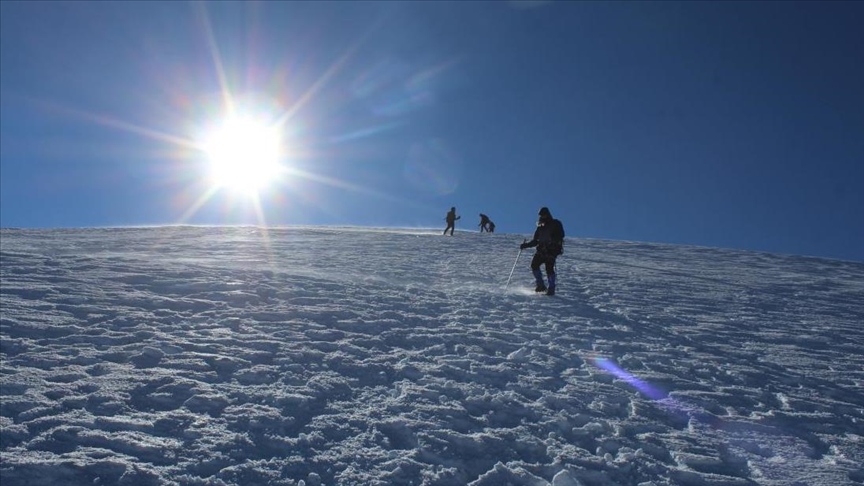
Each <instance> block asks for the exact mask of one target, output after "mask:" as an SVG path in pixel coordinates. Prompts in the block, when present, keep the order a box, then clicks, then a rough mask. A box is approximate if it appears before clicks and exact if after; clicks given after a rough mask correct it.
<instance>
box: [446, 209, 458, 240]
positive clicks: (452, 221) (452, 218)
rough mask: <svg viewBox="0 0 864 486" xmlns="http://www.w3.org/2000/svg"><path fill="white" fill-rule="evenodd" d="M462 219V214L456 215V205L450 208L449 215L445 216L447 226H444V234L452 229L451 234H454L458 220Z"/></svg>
mask: <svg viewBox="0 0 864 486" xmlns="http://www.w3.org/2000/svg"><path fill="white" fill-rule="evenodd" d="M457 219H462V216H456V207H455V206H454V207H452V208H450V211H448V212H447V216H446V217H445V218H444V220H445V221H447V227H446V228H444V234H445V235H446V234H447V230H450V236H453V231H454V230H455V229H456V220H457Z"/></svg>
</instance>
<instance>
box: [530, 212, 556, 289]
mask: <svg viewBox="0 0 864 486" xmlns="http://www.w3.org/2000/svg"><path fill="white" fill-rule="evenodd" d="M535 246H536V247H537V251H536V252H535V253H534V258H533V259H531V272H532V273H533V274H534V279H535V280H536V281H537V288H535V289H534V291H535V292H546V295H555V259H556V258H558V255H560V254H561V253H563V252H564V225H562V224H561V221H558V220H557V219H554V218H553V217H552V213H551V212H550V211H549V208H547V207H542V208H540V213H539V219H538V221H537V229H536V230H535V231H534V238H533V239H532V240H531V241H528V242H525V243H522V245H521V246H520V247H519V248H520V249H522V250H524V249H525V248H533V247H535ZM540 265H545V266H546V278H547V279H548V280H549V286H548V287H547V286H546V284H545V283H544V282H543V274H542V273H541V272H540Z"/></svg>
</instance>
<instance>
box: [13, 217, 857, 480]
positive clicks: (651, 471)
mask: <svg viewBox="0 0 864 486" xmlns="http://www.w3.org/2000/svg"><path fill="white" fill-rule="evenodd" d="M565 223H566V222H565ZM522 237H523V236H522V235H506V234H491V235H490V234H478V233H468V232H457V233H456V236H454V237H449V236H448V237H443V236H441V235H440V230H414V231H412V230H393V229H380V230H376V229H361V228H315V227H303V228H299V227H298V228H279V229H270V230H266V231H265V230H263V229H260V228H255V227H154V228H127V229H84V230H12V229H4V230H2V232H0V250H2V255H0V284H2V285H0V290H2V295H0V305H2V307H0V309H2V312H0V358H2V372H0V398H2V406H0V412H2V413H0V426H2V430H0V458H2V465H0V481H2V484H3V486H12V485H23V484H27V485H31V484H33V485H38V484H51V485H58V484H69V485H84V484H87V485H92V484H124V485H168V484H183V485H186V484H190V485H222V484H238V485H240V484H243V485H253V484H254V485H258V484H260V485H264V484H267V485H291V484H296V485H299V484H304V485H306V486H311V485H319V484H327V485H333V484H340V485H354V484H356V485H385V484H399V485H408V484H413V485H421V484H425V485H463V484H471V485H484V486H487V485H504V484H511V485H526V486H527V485H531V486H534V485H546V484H552V485H554V486H573V485H585V486H590V485H639V484H642V485H646V486H647V485H686V486H702V485H724V486H725V485H729V486H732V485H755V484H758V485H825V486H828V485H832V486H833V485H844V484H849V485H854V484H864V466H862V464H864V326H862V324H864V265H861V264H857V263H850V262H841V261H830V260H821V259H813V258H805V257H796V256H779V255H770V254H759V253H748V252H741V251H731V250H720V249H710V248H695V247H683V246H668V245H656V244H640V243H629V242H610V241H598V240H583V239H574V238H569V239H568V244H567V248H566V250H565V254H564V255H563V256H562V257H561V258H560V259H559V293H558V295H556V296H555V297H547V296H545V295H535V294H534V293H533V292H532V291H531V290H533V282H532V278H531V276H530V271H529V270H528V268H527V266H528V262H529V260H530V253H531V252H530V251H526V252H525V254H523V255H522V257H521V259H520V261H519V264H518V266H517V268H516V272H515V273H514V278H513V281H512V283H511V285H510V287H509V288H508V289H507V290H506V291H505V290H504V289H503V286H504V283H505V282H506V279H507V275H508V273H509V272H510V269H511V267H512V265H513V262H514V259H515V258H516V254H517V251H518V244H519V243H520V242H521V241H522Z"/></svg>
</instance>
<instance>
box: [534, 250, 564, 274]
mask: <svg viewBox="0 0 864 486" xmlns="http://www.w3.org/2000/svg"><path fill="white" fill-rule="evenodd" d="M556 258H558V257H557V256H554V255H546V254H543V253H540V252H537V253H535V254H534V258H532V259H531V271H532V272H534V271H535V270H539V269H540V265H546V276H547V277H548V276H549V275H555V259H556Z"/></svg>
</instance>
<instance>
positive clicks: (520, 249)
mask: <svg viewBox="0 0 864 486" xmlns="http://www.w3.org/2000/svg"><path fill="white" fill-rule="evenodd" d="M526 241H528V239H527V238H526V239H524V240H522V243H525V242H526ZM520 256H522V248H521V247H520V248H519V253H517V254H516V261H515V262H513V268H511V269H510V276H509V277H507V284H506V285H504V290H507V287H509V286H510V279H511V278H513V270H516V264H517V263H519V257H520Z"/></svg>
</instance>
